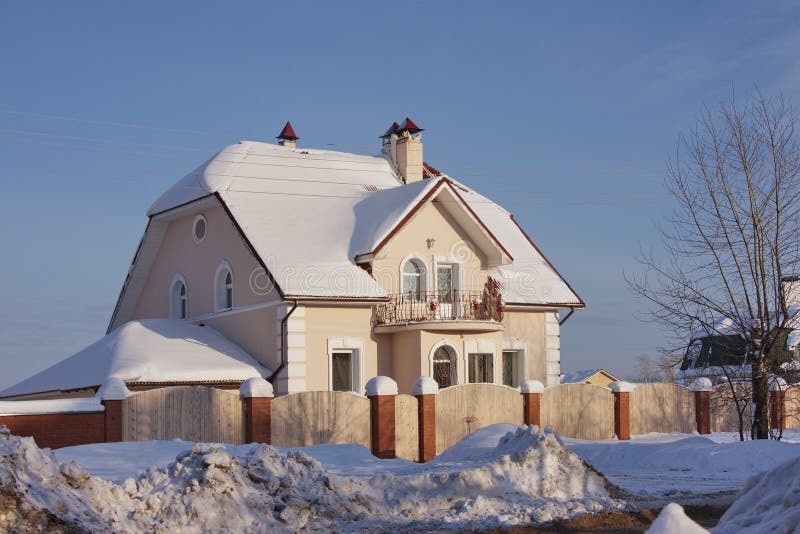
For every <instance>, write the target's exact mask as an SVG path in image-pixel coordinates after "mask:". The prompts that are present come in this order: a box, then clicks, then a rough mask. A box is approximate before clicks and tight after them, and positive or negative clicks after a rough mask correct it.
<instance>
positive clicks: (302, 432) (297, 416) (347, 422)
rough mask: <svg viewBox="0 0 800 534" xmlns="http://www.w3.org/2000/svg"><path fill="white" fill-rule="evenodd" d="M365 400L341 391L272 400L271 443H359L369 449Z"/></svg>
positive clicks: (299, 444)
mask: <svg viewBox="0 0 800 534" xmlns="http://www.w3.org/2000/svg"><path fill="white" fill-rule="evenodd" d="M369 414H370V412H369V399H367V398H366V397H361V396H359V395H356V394H353V393H344V392H341V391H305V392H302V393H292V394H290V395H285V396H283V397H278V398H276V399H274V400H273V401H272V444H273V445H275V446H278V447H305V446H308V445H320V444H323V443H360V444H362V445H364V446H365V447H367V448H370V443H371V439H370V428H371V426H370V415H369Z"/></svg>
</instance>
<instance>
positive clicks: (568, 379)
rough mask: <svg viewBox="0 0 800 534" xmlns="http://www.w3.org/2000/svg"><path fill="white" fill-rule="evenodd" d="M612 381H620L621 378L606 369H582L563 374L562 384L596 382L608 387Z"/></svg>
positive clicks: (598, 384) (596, 384) (595, 383)
mask: <svg viewBox="0 0 800 534" xmlns="http://www.w3.org/2000/svg"><path fill="white" fill-rule="evenodd" d="M612 382H619V378H617V377H616V376H614V375H612V374H611V373H609V372H608V371H606V370H605V369H582V370H580V371H574V372H572V373H566V374H563V375H561V383H562V384H594V385H595V386H602V387H604V388H607V387H608V385H609V384H611V383H612Z"/></svg>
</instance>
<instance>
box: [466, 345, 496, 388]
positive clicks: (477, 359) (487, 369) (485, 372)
mask: <svg viewBox="0 0 800 534" xmlns="http://www.w3.org/2000/svg"><path fill="white" fill-rule="evenodd" d="M493 359H494V358H493V355H492V354H489V353H470V354H469V357H468V362H469V382H470V383H471V384H474V383H479V382H488V383H492V382H494V361H493Z"/></svg>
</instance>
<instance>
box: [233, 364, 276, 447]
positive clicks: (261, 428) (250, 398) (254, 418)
mask: <svg viewBox="0 0 800 534" xmlns="http://www.w3.org/2000/svg"><path fill="white" fill-rule="evenodd" d="M274 396H275V395H274V393H273V391H272V384H270V383H269V382H267V381H266V380H264V379H263V378H260V377H253V378H248V379H247V380H245V381H244V382H242V385H241V386H239V397H240V398H241V399H242V401H243V402H244V441H245V443H264V444H266V445H269V444H271V443H272V398H273V397H274Z"/></svg>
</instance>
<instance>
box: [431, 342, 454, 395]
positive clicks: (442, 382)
mask: <svg viewBox="0 0 800 534" xmlns="http://www.w3.org/2000/svg"><path fill="white" fill-rule="evenodd" d="M433 379H434V380H436V383H437V384H439V388H440V389H443V388H446V387H450V386H452V385H454V384H455V383H456V355H455V351H453V349H452V348H450V347H447V346H442V347H439V348H438V349H436V352H434V353H433Z"/></svg>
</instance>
